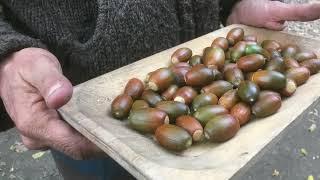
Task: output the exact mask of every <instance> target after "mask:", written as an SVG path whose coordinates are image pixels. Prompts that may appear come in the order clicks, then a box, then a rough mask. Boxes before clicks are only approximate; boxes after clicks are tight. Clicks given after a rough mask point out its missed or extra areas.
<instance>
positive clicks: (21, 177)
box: [0, 0, 320, 180]
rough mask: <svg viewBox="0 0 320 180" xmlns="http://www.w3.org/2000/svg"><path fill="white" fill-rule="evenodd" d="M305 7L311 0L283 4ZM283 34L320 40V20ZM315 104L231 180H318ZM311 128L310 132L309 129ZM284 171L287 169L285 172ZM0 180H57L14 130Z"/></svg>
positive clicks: (3, 138) (6, 137)
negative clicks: (309, 177)
mask: <svg viewBox="0 0 320 180" xmlns="http://www.w3.org/2000/svg"><path fill="white" fill-rule="evenodd" d="M286 2H289V3H306V2H311V0H286ZM286 31H290V32H291V33H295V34H298V35H302V36H305V37H310V38H316V39H319V40H320V34H319V31H320V20H317V21H313V22H307V23H301V22H289V23H288V27H287V28H286ZM318 111H320V103H319V102H316V103H315V104H314V105H313V106H311V107H310V108H309V109H308V110H307V111H306V112H305V113H304V114H303V115H301V117H300V118H298V119H297V120H296V121H295V122H294V123H293V124H292V125H291V126H290V127H289V128H287V129H286V131H285V132H284V133H282V135H281V137H279V138H277V139H276V140H275V141H274V142H272V143H271V144H269V145H268V147H267V148H265V150H263V151H262V152H261V153H259V154H258V155H257V156H256V157H255V158H254V159H253V161H251V162H250V163H249V164H248V165H247V166H246V167H244V168H243V169H242V170H241V171H240V172H239V173H237V174H236V175H235V176H234V177H233V179H248V180H249V179H307V177H308V176H309V175H311V174H312V175H313V176H314V179H320V159H319V156H320V151H319V149H320V143H319V142H320V141H319V140H318V138H317V137H319V135H320V132H319V131H320V130H319V129H320V128H317V126H318V127H320V124H319V116H317V115H318ZM310 127H311V129H313V128H315V130H314V132H310V131H309V128H310ZM288 167H291V168H290V169H288ZM0 179H1V180H2V179H18V180H40V179H41V180H61V179H63V178H62V177H61V175H60V174H59V172H58V170H57V168H56V166H55V164H54V161H53V159H52V156H51V154H50V152H49V151H45V152H41V151H27V150H26V148H25V147H24V146H23V145H22V144H21V140H20V138H19V136H18V134H17V131H16V129H11V130H9V131H6V132H2V133H0Z"/></svg>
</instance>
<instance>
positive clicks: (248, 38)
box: [243, 35, 258, 42]
mask: <svg viewBox="0 0 320 180" xmlns="http://www.w3.org/2000/svg"><path fill="white" fill-rule="evenodd" d="M243 40H244V41H249V42H258V38H257V36H255V35H246V36H244V37H243Z"/></svg>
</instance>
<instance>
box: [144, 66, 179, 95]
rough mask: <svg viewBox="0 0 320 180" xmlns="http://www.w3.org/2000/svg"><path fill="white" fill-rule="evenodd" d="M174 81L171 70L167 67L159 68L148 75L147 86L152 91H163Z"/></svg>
mask: <svg viewBox="0 0 320 180" xmlns="http://www.w3.org/2000/svg"><path fill="white" fill-rule="evenodd" d="M174 82H175V77H174V74H173V72H172V71H171V70H170V69H169V68H160V69H158V70H156V71H154V72H153V73H152V74H151V75H150V77H149V81H148V88H150V89H151V90H153V91H164V90H166V89H167V88H168V87H169V86H170V85H171V84H174Z"/></svg>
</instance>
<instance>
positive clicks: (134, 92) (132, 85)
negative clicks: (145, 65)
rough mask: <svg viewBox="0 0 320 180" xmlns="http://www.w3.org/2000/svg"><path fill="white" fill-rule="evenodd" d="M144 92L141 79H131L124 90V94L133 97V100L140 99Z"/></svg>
mask: <svg viewBox="0 0 320 180" xmlns="http://www.w3.org/2000/svg"><path fill="white" fill-rule="evenodd" d="M143 90H144V84H143V82H142V81H141V80H140V79H137V78H132V79H130V80H129V81H128V82H127V84H126V86H125V88H124V92H123V93H124V94H128V95H129V96H131V97H132V99H138V98H140V96H141V94H142V93H143Z"/></svg>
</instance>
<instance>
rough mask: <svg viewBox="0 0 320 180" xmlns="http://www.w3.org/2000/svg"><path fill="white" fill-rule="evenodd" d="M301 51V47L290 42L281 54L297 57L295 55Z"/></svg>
mask: <svg viewBox="0 0 320 180" xmlns="http://www.w3.org/2000/svg"><path fill="white" fill-rule="evenodd" d="M299 52H300V48H299V47H298V46H297V45H295V44H289V45H287V46H285V47H284V48H283V49H282V51H281V55H282V56H283V57H295V55H296V54H297V53H299Z"/></svg>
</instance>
